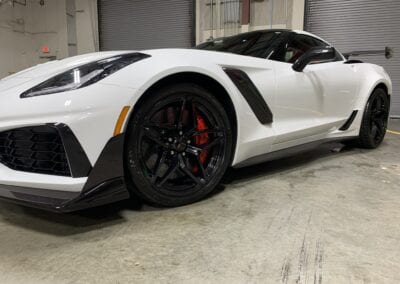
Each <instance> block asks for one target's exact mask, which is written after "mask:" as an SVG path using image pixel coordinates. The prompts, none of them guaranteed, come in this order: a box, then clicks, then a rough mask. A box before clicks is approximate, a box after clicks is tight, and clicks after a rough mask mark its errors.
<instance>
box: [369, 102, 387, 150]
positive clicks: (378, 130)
mask: <svg viewBox="0 0 400 284" xmlns="http://www.w3.org/2000/svg"><path fill="white" fill-rule="evenodd" d="M388 117H389V106H388V104H387V101H386V100H385V98H384V97H383V96H382V95H377V96H375V98H374V99H373V100H372V102H371V120H370V133H371V138H372V139H373V141H374V142H375V144H378V143H380V142H381V141H382V140H383V138H384V136H385V133H386V128H387V120H388Z"/></svg>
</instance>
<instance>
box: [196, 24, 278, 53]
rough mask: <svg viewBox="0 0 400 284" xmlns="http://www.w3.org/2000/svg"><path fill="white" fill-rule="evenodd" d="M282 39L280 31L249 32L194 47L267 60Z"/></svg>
mask: <svg viewBox="0 0 400 284" xmlns="http://www.w3.org/2000/svg"><path fill="white" fill-rule="evenodd" d="M281 37H282V32H280V31H267V32H266V31H263V32H250V33H244V34H240V35H235V36H231V37H225V38H218V39H215V40H212V41H208V42H205V43H202V44H199V45H198V46H196V47H195V48H196V49H204V50H215V51H221V52H230V53H235V54H240V55H247V56H253V57H260V58H267V57H268V56H269V55H270V53H271V52H272V51H273V49H274V47H275V46H277V44H278V42H280V40H279V39H280V38H281Z"/></svg>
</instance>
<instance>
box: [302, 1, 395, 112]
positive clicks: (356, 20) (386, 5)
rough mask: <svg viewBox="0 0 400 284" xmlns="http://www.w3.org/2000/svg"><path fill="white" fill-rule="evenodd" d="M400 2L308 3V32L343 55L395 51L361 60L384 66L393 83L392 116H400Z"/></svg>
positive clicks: (360, 57) (361, 58)
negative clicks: (347, 53) (388, 47)
mask: <svg viewBox="0 0 400 284" xmlns="http://www.w3.org/2000/svg"><path fill="white" fill-rule="evenodd" d="M399 11H400V1H399V0H379V1H378V0H307V1H306V15H305V18H306V19H305V20H306V24H305V28H306V30H307V31H309V32H312V33H314V34H316V35H319V36H321V37H322V38H324V39H325V40H327V41H328V42H330V43H331V44H332V45H334V46H335V47H336V48H337V49H338V50H339V51H341V52H343V53H346V52H350V51H360V50H384V48H385V46H390V47H391V48H393V50H394V56H393V58H392V59H389V60H388V59H386V58H385V57H384V55H368V56H358V57H354V59H360V60H363V61H365V62H371V63H375V64H378V65H381V66H383V67H384V68H385V69H386V71H387V72H388V73H389V75H390V77H391V79H392V82H393V96H392V104H391V107H392V109H391V115H392V116H400V15H399Z"/></svg>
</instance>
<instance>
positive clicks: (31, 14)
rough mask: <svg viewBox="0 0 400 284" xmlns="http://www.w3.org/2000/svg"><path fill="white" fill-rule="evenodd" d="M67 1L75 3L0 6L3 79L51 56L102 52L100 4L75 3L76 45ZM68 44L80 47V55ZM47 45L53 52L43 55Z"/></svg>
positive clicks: (30, 0)
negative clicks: (99, 22) (98, 8)
mask: <svg viewBox="0 0 400 284" xmlns="http://www.w3.org/2000/svg"><path fill="white" fill-rule="evenodd" d="M66 1H71V0H51V1H45V5H44V6H40V5H39V1H38V0H27V6H26V7H25V6H21V5H18V4H15V7H12V6H10V5H8V4H7V3H5V4H2V5H1V6H0V78H3V77H5V76H7V75H9V74H12V73H15V72H18V71H20V70H22V69H25V68H27V67H30V66H33V65H36V64H38V63H40V62H45V61H48V60H49V59H50V58H51V57H55V58H57V59H62V58H65V57H68V56H69V55H70V54H71V53H72V54H71V55H73V54H75V53H77V54H82V53H87V52H93V51H96V50H98V47H97V46H98V44H97V42H98V40H97V39H98V35H97V33H98V32H97V7H96V1H95V0H75V1H76V2H75V12H76V13H75V20H76V41H77V42H75V43H74V42H72V41H74V37H71V31H70V35H69V36H68V29H67V21H68V16H67V2H66ZM72 1H74V0H72ZM93 4H94V7H93ZM70 7H71V6H70ZM68 12H69V14H71V13H70V12H71V11H68ZM70 20H71V19H69V22H70ZM93 23H95V24H93ZM68 26H69V27H70V26H71V22H70V24H69V25H68ZM71 38H72V40H71ZM68 41H71V42H68ZM68 43H70V44H71V43H72V44H76V50H77V52H71V48H69V46H68ZM43 45H47V46H49V48H50V53H48V54H44V53H42V51H41V47H42V46H43ZM70 46H71V45H70Z"/></svg>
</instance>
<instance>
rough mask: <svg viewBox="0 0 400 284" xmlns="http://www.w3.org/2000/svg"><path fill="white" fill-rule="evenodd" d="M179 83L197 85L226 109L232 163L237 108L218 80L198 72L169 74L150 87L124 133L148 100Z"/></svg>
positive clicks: (139, 100) (236, 134)
mask: <svg viewBox="0 0 400 284" xmlns="http://www.w3.org/2000/svg"><path fill="white" fill-rule="evenodd" d="M178 83H192V84H196V85H198V86H200V87H202V88H204V89H206V90H207V91H209V92H210V93H211V94H212V95H213V96H214V97H215V98H216V99H217V100H218V101H219V102H220V103H221V105H222V107H223V108H224V109H225V111H226V113H227V115H228V118H229V121H230V123H231V127H232V134H233V135H232V136H233V143H234V145H233V146H232V156H231V162H230V163H232V161H233V159H234V153H235V151H236V143H237V139H238V119H237V113H236V109H235V106H234V104H233V101H232V99H231V97H230V95H229V93H228V91H227V90H226V89H225V87H223V86H222V85H221V84H220V83H219V82H218V81H217V80H215V79H214V78H212V77H210V76H208V75H205V74H202V73H197V72H191V71H189V72H186V71H185V72H178V73H173V74H169V75H167V76H165V77H163V78H161V79H159V80H158V81H157V82H155V83H153V84H152V85H151V86H150V87H148V88H147V89H146V90H145V91H144V92H143V93H142V95H141V96H140V98H139V99H138V100H137V102H136V103H135V104H134V106H133V108H132V110H131V111H130V112H129V115H128V117H127V118H126V123H125V127H124V128H125V129H124V131H125V132H126V130H127V129H128V128H129V124H130V121H131V120H132V117H134V116H135V115H136V113H137V111H138V109H139V108H140V107H141V105H142V104H143V102H145V101H146V99H147V98H148V97H149V96H150V95H151V94H153V93H154V92H156V91H157V90H160V89H162V88H165V87H167V86H171V85H174V84H178Z"/></svg>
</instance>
